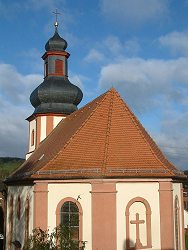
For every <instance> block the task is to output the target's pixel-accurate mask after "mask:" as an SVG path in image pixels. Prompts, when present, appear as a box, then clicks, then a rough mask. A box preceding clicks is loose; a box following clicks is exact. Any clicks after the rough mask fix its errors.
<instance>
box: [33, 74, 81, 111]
mask: <svg viewBox="0 0 188 250" xmlns="http://www.w3.org/2000/svg"><path fill="white" fill-rule="evenodd" d="M82 97H83V93H82V91H81V90H80V88H78V87H77V86H75V85H74V84H72V83H71V82H70V81H69V80H68V78H67V77H55V76H51V77H50V76H49V77H47V78H45V79H44V81H43V82H42V83H41V84H40V85H39V86H38V87H37V88H36V89H35V90H34V91H33V92H32V93H31V96H30V102H31V104H32V105H33V107H34V108H35V111H34V114H41V113H42V114H44V113H56V114H57V113H58V114H59V113H62V114H71V113H72V112H74V111H75V110H77V109H78V108H77V105H78V104H79V103H80V102H81V100H82Z"/></svg>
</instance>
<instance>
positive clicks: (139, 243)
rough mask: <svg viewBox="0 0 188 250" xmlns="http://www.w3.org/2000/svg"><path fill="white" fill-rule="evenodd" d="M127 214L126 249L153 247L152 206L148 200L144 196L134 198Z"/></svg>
mask: <svg viewBox="0 0 188 250" xmlns="http://www.w3.org/2000/svg"><path fill="white" fill-rule="evenodd" d="M125 215H126V222H125V223H126V249H128V250H130V249H145V248H151V247H152V239H151V208H150V205H149V203H148V201H147V200H145V199H144V198H142V197H135V198H133V199H132V200H130V201H129V202H128V204H127V207H126V212H125ZM143 232H144V233H143Z"/></svg>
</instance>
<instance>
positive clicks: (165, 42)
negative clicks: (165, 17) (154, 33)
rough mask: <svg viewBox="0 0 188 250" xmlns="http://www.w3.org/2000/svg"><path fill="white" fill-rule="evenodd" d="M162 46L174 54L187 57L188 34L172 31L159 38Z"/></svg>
mask: <svg viewBox="0 0 188 250" xmlns="http://www.w3.org/2000/svg"><path fill="white" fill-rule="evenodd" d="M159 42H160V44H161V45H162V46H164V47H167V48H169V49H170V50H171V51H172V52H173V53H174V54H180V55H183V56H188V32H187V31H186V32H177V31H173V32H171V33H168V34H166V35H164V36H161V37H160V38H159Z"/></svg>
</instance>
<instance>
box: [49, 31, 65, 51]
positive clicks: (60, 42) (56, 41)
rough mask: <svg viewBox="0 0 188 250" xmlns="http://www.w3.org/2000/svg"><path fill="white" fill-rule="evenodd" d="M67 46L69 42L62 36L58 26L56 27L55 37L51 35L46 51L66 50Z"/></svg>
mask: <svg viewBox="0 0 188 250" xmlns="http://www.w3.org/2000/svg"><path fill="white" fill-rule="evenodd" d="M66 48H67V42H66V41H65V40H64V39H63V38H62V37H60V35H59V34H58V31H57V27H56V29H55V33H54V35H53V37H51V38H50V39H49V40H48V42H47V43H46V45H45V49H46V51H65V50H66Z"/></svg>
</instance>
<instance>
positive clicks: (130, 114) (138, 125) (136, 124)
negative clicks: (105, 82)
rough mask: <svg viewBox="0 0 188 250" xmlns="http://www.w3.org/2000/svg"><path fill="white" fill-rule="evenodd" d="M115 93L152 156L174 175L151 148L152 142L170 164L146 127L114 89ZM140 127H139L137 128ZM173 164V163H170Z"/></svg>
mask: <svg viewBox="0 0 188 250" xmlns="http://www.w3.org/2000/svg"><path fill="white" fill-rule="evenodd" d="M115 93H116V95H117V96H118V97H119V99H120V100H121V102H122V103H123V104H124V106H125V109H127V110H128V111H129V112H128V116H129V117H130V118H131V120H132V121H133V123H134V124H135V127H136V129H137V130H138V132H139V133H140V134H141V136H142V138H143V139H144V141H145V142H146V144H147V145H148V146H149V148H150V150H151V152H152V154H153V156H154V157H155V158H156V160H157V161H158V162H160V163H161V164H162V165H163V167H165V168H166V169H167V170H168V171H169V172H170V173H171V174H172V175H174V172H173V171H172V170H170V169H169V168H168V167H167V166H166V165H165V164H164V162H162V161H161V160H160V159H159V158H158V157H157V155H156V154H155V152H154V150H153V148H152V145H151V143H152V144H154V145H153V146H156V148H157V150H158V151H159V153H160V154H162V156H163V157H164V159H165V160H166V161H167V162H168V163H169V164H171V163H170V162H169V161H168V159H167V158H166V157H165V156H164V155H163V153H162V151H161V150H160V149H159V147H158V145H157V144H156V143H155V142H154V140H153V139H152V138H151V136H150V135H149V133H148V132H147V131H146V129H145V128H144V127H143V126H142V124H141V123H140V122H139V120H138V119H137V117H136V116H135V115H134V113H133V112H132V110H131V109H130V108H129V106H128V105H127V104H126V103H125V102H124V100H123V99H122V97H121V96H120V95H119V93H118V92H117V91H115ZM138 127H140V129H139V128H138ZM142 130H144V132H145V133H146V135H147V137H148V139H149V140H150V141H151V143H149V142H148V140H147V138H146V137H145V136H144V134H143V132H142ZM172 166H173V165H172Z"/></svg>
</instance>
